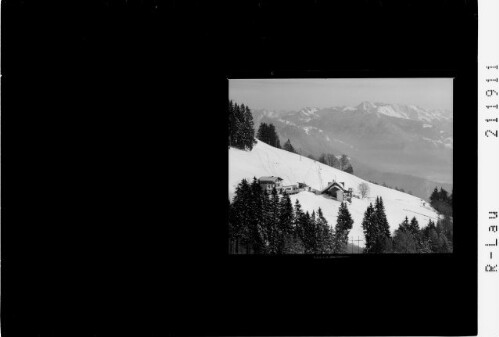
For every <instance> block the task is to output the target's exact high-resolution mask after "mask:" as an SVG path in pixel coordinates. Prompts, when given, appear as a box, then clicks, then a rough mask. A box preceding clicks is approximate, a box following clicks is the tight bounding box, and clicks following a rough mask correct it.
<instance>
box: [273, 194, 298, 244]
mask: <svg viewBox="0 0 499 337" xmlns="http://www.w3.org/2000/svg"><path fill="white" fill-rule="evenodd" d="M293 221H294V216H293V204H292V203H291V199H290V198H289V195H287V194H284V195H283V196H282V198H281V200H280V203H279V218H278V233H279V236H278V240H277V247H278V249H277V251H278V253H283V252H284V247H285V242H286V239H287V238H288V240H290V239H291V236H292V235H293Z"/></svg>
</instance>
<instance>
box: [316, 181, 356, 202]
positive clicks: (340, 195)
mask: <svg viewBox="0 0 499 337" xmlns="http://www.w3.org/2000/svg"><path fill="white" fill-rule="evenodd" d="M320 193H321V194H325V195H327V196H330V197H332V198H333V199H335V200H338V201H340V202H342V201H344V200H347V201H350V200H351V197H352V189H351V188H350V189H348V190H347V189H345V183H343V182H341V183H338V182H336V181H334V180H333V181H332V182H330V183H329V184H328V185H327V187H326V188H324V189H323V190H322V191H320Z"/></svg>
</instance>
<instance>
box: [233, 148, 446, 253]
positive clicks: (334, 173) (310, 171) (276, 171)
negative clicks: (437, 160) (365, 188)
mask: <svg viewBox="0 0 499 337" xmlns="http://www.w3.org/2000/svg"><path fill="white" fill-rule="evenodd" d="M261 176H278V177H281V178H282V179H283V184H284V185H290V184H296V183H298V182H304V183H306V184H307V185H309V186H311V187H312V188H314V189H317V190H320V189H322V188H324V187H326V186H327V184H328V182H330V181H333V180H336V181H337V182H344V183H345V188H347V189H348V188H350V187H351V188H352V189H353V191H354V194H358V186H359V184H360V183H363V182H365V183H367V184H368V185H369V195H368V197H367V198H365V199H357V198H352V203H351V204H350V203H348V209H349V210H350V213H351V214H352V218H353V220H354V224H353V228H352V230H351V231H350V237H349V239H352V238H353V239H354V240H357V238H359V239H361V240H364V234H363V231H362V218H363V216H364V212H365V211H366V208H367V207H368V206H369V203H370V202H372V203H374V201H375V199H376V196H381V197H382V198H383V201H384V204H385V209H386V215H387V218H388V222H389V224H390V229H391V231H392V233H393V231H395V229H397V228H398V225H399V224H400V223H401V222H402V221H403V220H404V218H405V217H406V216H407V217H409V219H411V218H412V217H413V216H415V217H416V219H417V220H418V222H419V224H420V227H424V226H426V225H427V224H428V220H429V219H432V220H434V221H436V220H437V219H438V214H437V213H436V212H435V210H434V209H432V208H431V206H430V205H429V204H428V203H427V202H426V204H424V203H425V201H424V200H422V199H420V198H418V197H415V196H412V195H409V194H406V193H402V192H399V191H396V190H393V189H390V188H387V187H383V186H379V185H376V184H371V183H369V182H367V181H365V180H363V179H360V178H358V177H356V176H354V175H352V174H349V173H346V172H343V171H341V170H338V169H335V168H333V167H330V166H327V165H324V164H321V163H319V162H317V161H314V160H312V159H309V158H307V157H303V156H300V155H298V154H294V153H290V152H287V151H284V150H280V149H277V148H274V147H272V146H270V145H267V144H265V143H263V142H260V141H258V143H257V144H256V145H255V146H254V147H253V150H252V151H243V150H239V149H235V148H230V149H229V198H230V199H231V200H232V198H233V196H234V191H235V188H236V186H237V184H238V183H239V182H240V181H241V180H242V179H244V178H245V179H247V180H248V181H249V182H251V181H252V179H253V177H256V178H259V177H261ZM291 199H292V201H293V203H294V202H295V200H296V199H298V200H299V201H300V204H301V205H302V207H303V209H304V210H305V211H309V212H312V211H313V210H317V209H318V208H319V207H320V208H321V209H322V211H323V213H324V216H325V217H326V219H327V221H328V223H329V224H330V225H332V226H334V225H335V224H336V217H337V214H338V209H339V206H340V203H339V202H338V201H335V200H332V199H328V198H325V197H323V196H321V195H316V194H314V193H311V192H300V193H298V194H294V195H292V196H291ZM356 244H357V243H356ZM359 245H360V246H364V244H363V242H360V243H359Z"/></svg>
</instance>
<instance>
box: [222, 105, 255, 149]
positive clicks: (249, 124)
mask: <svg viewBox="0 0 499 337" xmlns="http://www.w3.org/2000/svg"><path fill="white" fill-rule="evenodd" d="M227 110H228V119H229V122H228V126H229V146H233V147H236V148H238V149H243V150H246V149H249V150H251V149H252V148H253V144H254V142H255V139H254V134H255V130H254V125H253V116H252V114H251V110H250V109H249V107H247V106H245V105H244V104H242V105H238V104H237V103H234V102H232V101H229V104H228V108H227Z"/></svg>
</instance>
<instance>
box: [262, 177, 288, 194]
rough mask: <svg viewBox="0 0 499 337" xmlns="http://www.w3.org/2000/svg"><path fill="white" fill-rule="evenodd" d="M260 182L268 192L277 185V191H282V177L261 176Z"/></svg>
mask: <svg viewBox="0 0 499 337" xmlns="http://www.w3.org/2000/svg"><path fill="white" fill-rule="evenodd" d="M258 183H260V187H261V188H262V189H263V190H266V191H267V192H269V193H270V192H272V189H273V188H274V187H275V189H276V190H277V193H281V192H282V178H280V177H274V176H271V177H260V178H259V179H258Z"/></svg>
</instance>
